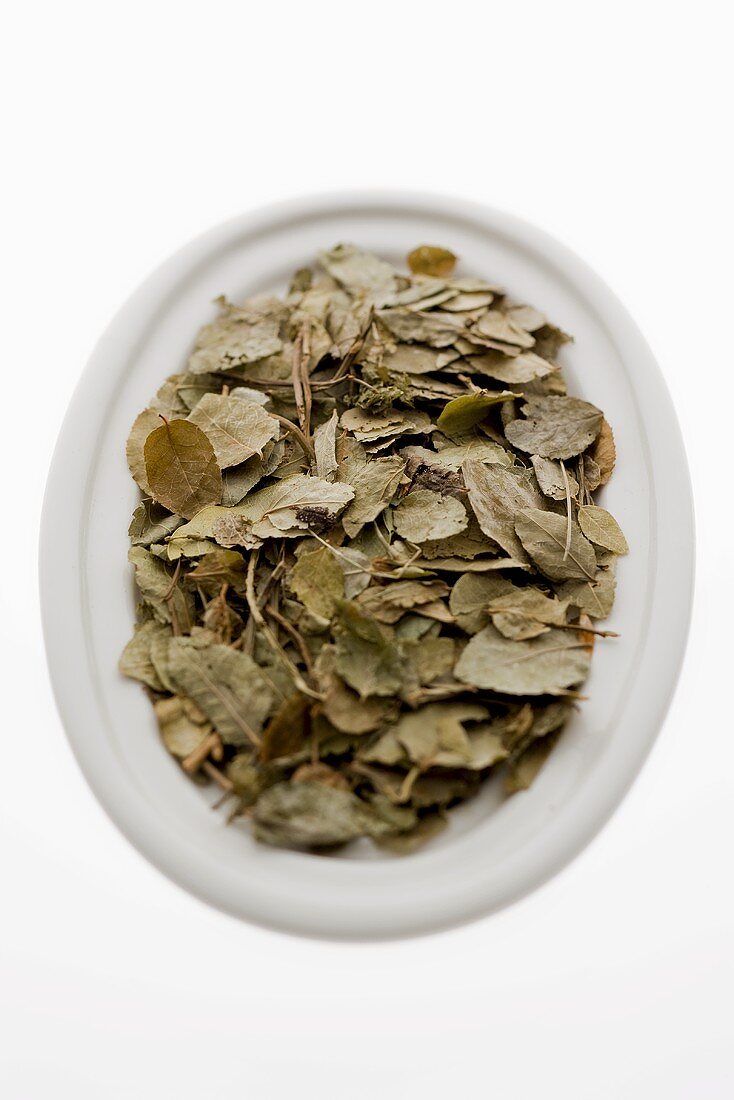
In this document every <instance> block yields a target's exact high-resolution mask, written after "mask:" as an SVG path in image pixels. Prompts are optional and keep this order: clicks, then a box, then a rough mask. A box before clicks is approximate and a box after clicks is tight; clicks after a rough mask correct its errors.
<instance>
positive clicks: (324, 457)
mask: <svg viewBox="0 0 734 1100" xmlns="http://www.w3.org/2000/svg"><path fill="white" fill-rule="evenodd" d="M338 427H339V414H338V413H337V411H336V409H335V410H334V412H333V413H332V414H331V417H330V419H329V420H327V421H326V423H325V424H321V425H320V426H319V427H318V428H317V429H316V431H315V432H314V433H313V446H314V451H315V454H316V473H317V474H318V476H319V477H321V478H323V479H324V480H325V481H331V480H333V479H332V475H333V474H335V473H336V471H337V469H338V467H339V463H338V462H337V458H336V433H337V428H338Z"/></svg>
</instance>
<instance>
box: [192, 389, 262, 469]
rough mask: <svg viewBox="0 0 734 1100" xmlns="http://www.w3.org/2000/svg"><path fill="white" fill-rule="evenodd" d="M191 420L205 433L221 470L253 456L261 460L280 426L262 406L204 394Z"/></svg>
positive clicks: (212, 394) (235, 398)
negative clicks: (265, 448)
mask: <svg viewBox="0 0 734 1100" xmlns="http://www.w3.org/2000/svg"><path fill="white" fill-rule="evenodd" d="M189 420H190V421H191V423H192V424H196V425H197V427H199V428H201V430H202V431H203V432H204V433H205V434H206V436H207V439H208V440H209V442H210V443H211V445H212V447H213V448H214V454H215V455H216V459H217V462H218V464H219V467H220V469H222V470H224V469H225V468H226V467H228V466H237V465H239V464H240V463H241V462H246V461H247V459H248V458H252V457H253V455H257V456H258V458H262V455H263V448H264V447H265V444H266V443H269V442H270V441H271V440H275V439H277V438H278V436H279V434H280V424H279V423H278V421H277V420H275V418H274V417H272V416H270V415H269V414H268V413H266V412H265V410H264V409H263V408H262V406H261V405H257V404H255V403H254V402H251V401H243V400H242V399H241V398H239V397H235V396H233V395H232V394H230V395H228V396H226V397H225V396H224V395H223V394H217V393H207V394H205V396H204V397H202V399H201V401H200V402H199V403H198V405H197V406H196V408H195V409H194V410H193V412H191V413H189Z"/></svg>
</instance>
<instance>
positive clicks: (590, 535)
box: [578, 504, 629, 554]
mask: <svg viewBox="0 0 734 1100" xmlns="http://www.w3.org/2000/svg"><path fill="white" fill-rule="evenodd" d="M578 519H579V527H580V528H581V530H582V531H583V533H584V534H585V535H586V537H587V539H589V540H590V541H591V542H593V543H594V544H595V545H596V546H602V547H603V548H604V549H605V550H611V552H612V553H613V554H628V553H629V546H628V545H627V539H626V538H625V537H624V535H623V533H622V529H621V528H620V526H619V524H618V523H617V521H616V519H615V518H614V516H613V515H612V514H611V513H610V512H607V510H606V508H597V507H596V506H595V505H590V504H584V505H582V507H581V508H579V513H578Z"/></svg>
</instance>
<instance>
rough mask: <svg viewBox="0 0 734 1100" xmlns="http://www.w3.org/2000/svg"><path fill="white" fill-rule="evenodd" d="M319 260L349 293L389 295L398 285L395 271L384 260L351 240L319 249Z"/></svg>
mask: <svg viewBox="0 0 734 1100" xmlns="http://www.w3.org/2000/svg"><path fill="white" fill-rule="evenodd" d="M319 263H320V264H321V266H322V267H323V268H324V270H325V271H328V273H329V275H331V277H332V279H336V281H337V283H339V285H340V286H343V287H344V288H345V289H346V290H348V291H349V292H350V293H352V294H354V293H355V292H358V291H368V292H369V293H371V294H376V295H378V296H379V295H388V294H392V293H394V291H395V288H396V286H397V272H396V271H395V268H394V267H392V265H391V264H389V263H386V262H385V260H381V259H379V258H378V257H377V256H373V255H372V253H371V252H361V251H360V250H359V249H358V248H357V247H356V246H355V245H353V244H339V245H337V246H336V248H332V249H331V251H330V252H322V253H321V255H320V256H319Z"/></svg>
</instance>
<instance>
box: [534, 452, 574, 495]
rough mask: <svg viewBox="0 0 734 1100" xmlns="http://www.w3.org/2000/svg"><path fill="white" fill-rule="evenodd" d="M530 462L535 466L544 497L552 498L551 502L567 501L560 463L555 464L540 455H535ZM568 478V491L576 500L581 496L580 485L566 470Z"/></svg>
mask: <svg viewBox="0 0 734 1100" xmlns="http://www.w3.org/2000/svg"><path fill="white" fill-rule="evenodd" d="M530 461H531V462H532V464H533V470H534V471H535V477H536V479H537V481H538V485H539V486H540V491H541V493H542V494H543V496H546V497H550V498H551V500H565V499H566V496H567V493H566V481H565V480H564V477H563V469H562V467H561V464H560V462H554V461H553V460H552V459H550V458H541V457H540V455H533V456H532V458H531V459H530ZM566 478H567V479H568V490H569V492H570V494H571V497H572V498H573V499H574V500H576V498H577V497H578V494H579V483H578V481H577V480H576V478H575V477H574V476H573V474H572V473H570V472H569V471H568V470H566Z"/></svg>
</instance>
